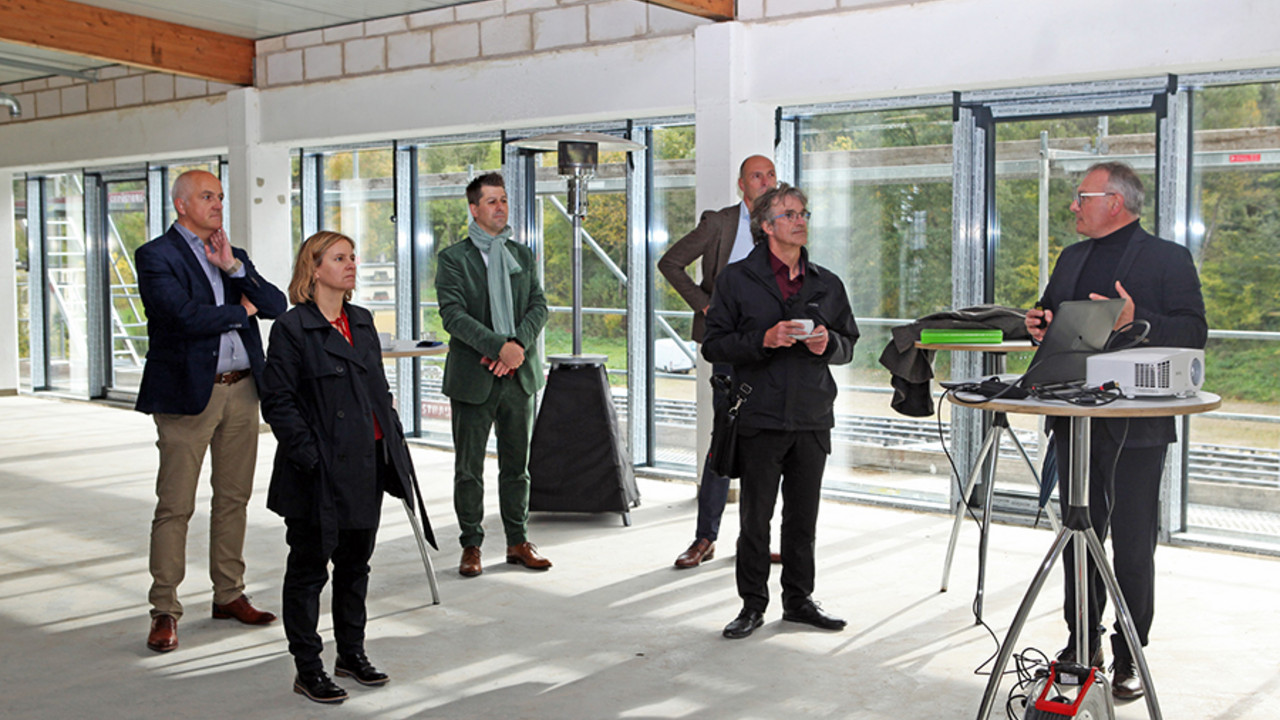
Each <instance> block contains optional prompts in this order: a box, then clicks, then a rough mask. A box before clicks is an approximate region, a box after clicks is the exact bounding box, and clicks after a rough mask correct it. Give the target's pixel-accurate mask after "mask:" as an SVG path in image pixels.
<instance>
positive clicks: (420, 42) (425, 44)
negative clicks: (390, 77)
mask: <svg viewBox="0 0 1280 720" xmlns="http://www.w3.org/2000/svg"><path fill="white" fill-rule="evenodd" d="M430 64H431V31H430V30H414V31H412V32H407V33H401V34H399V35H390V36H388V37H387V67H388V68H390V69H392V70H397V69H399V68H406V67H414V66H419V65H430Z"/></svg>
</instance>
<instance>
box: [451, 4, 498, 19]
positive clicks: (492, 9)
mask: <svg viewBox="0 0 1280 720" xmlns="http://www.w3.org/2000/svg"><path fill="white" fill-rule="evenodd" d="M504 10H505V8H504V7H503V5H502V0H484V2H472V3H466V4H465V5H454V6H453V13H454V17H455V18H457V20H458V22H462V21H464V20H481V19H483V18H488V17H495V16H498V15H501V14H502V13H503V12H504Z"/></svg>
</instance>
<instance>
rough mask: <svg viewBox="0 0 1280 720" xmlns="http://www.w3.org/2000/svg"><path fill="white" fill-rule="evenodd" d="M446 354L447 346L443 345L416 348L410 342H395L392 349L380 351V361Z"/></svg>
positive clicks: (415, 345)
mask: <svg viewBox="0 0 1280 720" xmlns="http://www.w3.org/2000/svg"><path fill="white" fill-rule="evenodd" d="M448 352H449V346H448V345H446V344H445V343H440V344H439V345H434V346H432V347H417V343H415V342H413V341H412V340H404V341H401V340H397V341H395V344H394V345H393V346H392V349H390V350H383V351H382V359H384V360H387V359H394V358H413V357H430V356H432V355H444V354H446V353H448Z"/></svg>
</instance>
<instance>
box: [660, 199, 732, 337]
mask: <svg viewBox="0 0 1280 720" xmlns="http://www.w3.org/2000/svg"><path fill="white" fill-rule="evenodd" d="M741 205H742V203H735V204H733V205H730V206H729V207H726V208H721V209H719V210H708V211H706V212H704V213H702V219H701V220H700V221H699V222H698V227H696V228H694V229H693V230H691V231H690V232H689V234H688V235H685V236H684V237H682V238H680V239H679V240H677V241H676V244H675V245H672V246H671V247H669V248H667V251H666V252H665V253H663V254H662V258H661V259H659V260H658V271H659V272H661V273H662V276H663V277H665V278H666V279H667V282H669V283H671V286H672V287H674V288H675V289H676V292H678V293H680V297H682V298H684V301H685V302H687V303H689V307H691V308H693V339H694V340H695V341H697V342H702V338H703V336H704V335H705V334H706V327H707V319H706V317H705V316H704V315H703V314H702V308H704V307H707V306H709V305H710V304H711V291H712V290H713V289H714V288H715V286H716V277H718V276H719V275H720V271H721V270H724V266H725V265H727V264H728V263H729V255H731V254H732V253H733V242H734V240H736V239H737V237H738V221H739V220H740V219H741V213H742V210H741ZM698 258H702V282H701V283H695V282H694V281H693V278H692V277H689V273H688V271H686V270H685V268H687V267H689V264H690V263H692V262H694V261H695V260H697V259H698Z"/></svg>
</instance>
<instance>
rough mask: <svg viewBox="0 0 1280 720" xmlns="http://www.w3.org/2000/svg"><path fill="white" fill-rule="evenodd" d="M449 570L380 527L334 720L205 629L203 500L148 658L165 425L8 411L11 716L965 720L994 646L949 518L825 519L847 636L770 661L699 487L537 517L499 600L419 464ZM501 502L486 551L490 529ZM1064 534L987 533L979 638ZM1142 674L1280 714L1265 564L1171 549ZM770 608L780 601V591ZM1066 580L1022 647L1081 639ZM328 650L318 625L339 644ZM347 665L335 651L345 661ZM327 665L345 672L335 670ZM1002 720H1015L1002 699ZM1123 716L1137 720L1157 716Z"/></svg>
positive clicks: (1175, 709)
mask: <svg viewBox="0 0 1280 720" xmlns="http://www.w3.org/2000/svg"><path fill="white" fill-rule="evenodd" d="M274 449H275V443H274V440H273V439H272V438H271V436H270V435H264V436H263V437H262V443H261V447H260V448H259V455H258V482H257V491H256V492H255V495H254V500H253V502H252V504H251V506H250V510H249V531H248V538H247V548H246V556H247V561H248V577H247V580H248V583H249V592H250V594H251V595H252V596H253V600H254V602H255V603H257V604H258V605H260V606H262V607H265V608H268V609H273V610H277V611H278V610H279V607H280V578H281V576H282V572H283V566H284V559H285V544H284V527H283V524H282V522H281V521H280V519H279V518H277V517H276V516H275V515H273V514H272V513H271V512H270V511H268V510H267V509H266V508H265V497H266V488H267V481H268V479H269V475H270V465H271V457H272V453H273V452H274ZM413 455H414V460H415V463H416V465H417V470H418V475H419V477H420V478H421V480H422V482H423V487H424V492H425V494H426V495H427V505H428V512H429V513H430V515H431V517H432V518H433V519H434V521H435V525H436V531H437V534H438V536H439V538H440V539H441V546H442V548H443V549H442V550H441V551H439V552H437V553H434V555H433V557H434V560H435V563H436V568H437V571H438V575H439V579H440V586H441V594H442V596H443V603H442V604H441V605H438V606H433V605H432V604H431V603H430V595H429V591H428V586H427V583H426V580H425V578H424V576H423V572H422V565H421V562H420V560H419V558H418V553H417V549H416V546H415V544H414V542H413V538H412V535H411V531H410V528H409V525H408V523H407V521H406V520H405V517H404V513H403V511H402V510H401V508H400V507H399V505H398V504H393V503H391V502H388V503H386V506H385V514H384V520H383V525H382V530H381V533H380V536H379V545H378V551H377V553H376V554H375V556H374V560H373V566H374V567H373V575H372V580H371V585H370V592H369V596H370V597H369V614H370V618H369V628H368V630H369V636H368V643H367V649H368V653H369V655H370V657H371V658H372V659H373V660H374V662H375V663H376V664H377V665H378V666H379V667H381V668H382V669H384V670H386V671H387V672H389V673H390V674H391V675H392V678H393V679H392V682H391V684H390V685H388V686H386V687H383V688H380V689H374V690H366V689H364V688H361V687H359V686H354V684H353V683H348V685H353V686H352V687H349V688H348V689H349V690H350V692H351V699H350V700H348V701H347V702H346V703H345V704H343V705H342V706H339V707H322V706H319V705H316V704H313V703H310V702H308V701H306V700H304V699H303V698H302V697H301V696H298V695H295V694H293V693H292V692H291V691H290V685H291V680H292V676H293V669H292V667H293V666H292V662H291V659H290V657H289V654H288V651H287V648H286V645H285V640H284V635H283V632H282V630H281V628H280V626H279V624H275V625H272V626H267V627H262V628H248V627H244V626H239V625H237V624H234V623H233V622H231V621H214V620H212V619H210V617H209V614H208V612H209V611H208V608H209V602H210V590H209V586H208V582H207V580H206V578H207V571H206V567H207V566H206V560H205V557H206V552H207V544H206V534H207V517H208V515H207V511H206V509H205V508H207V500H208V492H207V488H206V489H205V490H203V491H202V499H201V509H200V511H199V512H198V513H197V516H196V518H195V520H193V523H192V532H191V537H190V542H189V552H188V556H189V573H188V577H187V581H186V583H185V584H184V585H183V587H182V591H183V599H184V600H185V602H186V605H187V614H186V617H185V618H184V619H183V621H182V623H181V624H180V626H179V630H180V638H181V646H180V647H179V648H178V649H177V650H176V651H174V652H172V653H168V654H165V655H158V654H155V653H153V652H151V651H149V650H147V649H146V647H145V645H144V640H145V636H146V632H147V622H148V621H147V604H146V591H147V587H148V583H149V578H148V574H147V533H148V527H149V522H150V517H151V512H152V508H153V502H154V496H153V492H152V490H153V482H154V473H155V467H156V450H155V447H154V426H153V425H152V423H151V420H150V419H149V418H147V417H146V416H143V415H140V414H138V413H134V412H130V411H125V410H118V409H113V408H109V407H104V406H99V405H90V404H84V403H68V402H58V401H51V400H46V399H36V398H31V397H7V398H0V537H2V538H3V544H0V637H3V638H4V641H3V642H4V644H3V654H2V657H3V658H4V661H3V662H4V673H3V678H4V686H5V690H4V693H3V697H4V699H3V700H0V715H2V716H3V717H5V718H89V717H93V718H214V717H218V718H221V717H246V718H255V717H269V718H310V717H339V716H342V717H378V718H409V717H430V718H570V719H572V718H641V719H643V718H694V717H696V718H733V719H737V718H786V719H788V720H789V719H792V718H893V719H894V720H908V719H911V718H922V719H923V718H938V717H951V716H954V717H975V716H976V714H977V710H978V706H979V703H980V701H981V699H982V694H983V689H984V686H985V677H984V676H981V675H979V674H976V673H979V672H981V670H980V667H981V666H982V665H983V663H984V661H986V660H987V659H988V657H989V656H991V655H992V654H993V653H994V652H995V651H996V648H997V643H996V641H995V640H994V639H993V637H992V635H990V634H988V632H987V631H986V630H985V629H983V628H982V627H979V626H976V625H975V624H974V622H973V616H972V614H971V611H970V605H971V601H972V593H973V590H974V587H975V584H976V580H975V576H976V568H977V560H976V557H977V537H978V534H977V531H976V529H975V528H974V527H973V526H971V525H968V526H966V527H965V529H964V532H963V533H962V536H961V545H960V550H959V552H958V554H957V557H956V564H955V568H954V571H953V575H952V581H951V591H950V592H947V593H939V592H938V582H939V578H940V574H941V568H942V560H943V555H944V553H945V549H946V543H947V533H948V531H949V528H950V522H949V518H947V517H945V516H942V515H929V514H917V513H911V512H904V511H899V510H889V509H883V508H876V507H868V506H861V505H851V504H842V503H831V502H828V503H824V505H823V508H822V514H821V526H820V528H819V532H818V543H819V547H818V584H817V591H816V593H815V597H816V598H817V599H818V600H820V601H821V602H823V603H824V605H825V607H826V608H827V609H829V610H830V611H832V612H834V613H836V614H839V615H842V616H843V617H845V618H847V619H848V620H849V623H850V624H849V627H848V628H847V629H846V630H845V631H844V632H841V633H824V632H821V631H816V630H809V629H806V627H805V626H798V625H794V624H792V623H783V622H781V621H780V614H781V611H780V609H779V608H778V607H777V603H776V602H775V603H774V606H772V607H771V608H770V609H769V612H768V613H767V615H766V624H765V626H764V627H763V628H761V629H760V630H758V631H757V632H756V633H755V635H753V636H752V637H750V638H748V639H745V640H739V641H729V640H725V639H723V638H721V637H720V630H721V628H722V627H723V626H724V624H725V623H726V622H728V621H729V620H730V619H732V618H733V616H734V615H735V614H736V613H737V610H738V608H739V603H738V599H737V597H736V594H735V591H734V581H733V550H732V548H733V538H734V537H735V536H736V532H737V520H736V516H735V515H734V513H733V512H732V508H731V511H730V512H729V513H727V516H726V521H725V527H724V528H723V531H722V537H723V538H725V541H724V542H722V543H721V545H720V554H719V555H718V556H717V557H716V559H715V560H713V561H711V562H709V563H707V564H706V565H704V566H703V567H701V568H699V569H695V570H688V571H677V570H674V569H673V568H672V567H671V562H672V560H673V559H674V558H675V556H676V554H678V553H679V551H680V550H682V549H683V547H684V546H685V544H686V543H687V542H688V541H689V540H690V539H691V536H692V530H693V522H694V516H695V512H696V508H695V501H694V493H695V490H694V487H693V486H692V485H689V484H683V483H670V482H662V481H656V480H641V481H640V488H641V493H642V496H643V504H642V506H641V507H640V508H638V509H637V510H635V511H634V512H633V514H632V517H633V521H634V523H633V525H632V527H629V528H624V527H623V526H622V523H621V522H620V519H619V517H618V516H617V515H562V514H535V515H534V517H533V519H532V521H531V523H530V530H531V534H532V538H533V540H534V541H535V542H536V543H538V544H539V546H540V547H541V549H542V550H543V552H544V553H545V554H546V555H547V556H548V557H550V558H551V559H552V560H553V561H554V562H555V564H556V566H555V567H554V568H553V569H552V570H550V571H549V572H546V573H534V572H530V571H527V570H523V569H521V568H517V567H515V566H509V565H505V564H502V563H501V560H502V556H503V552H502V548H501V547H500V545H501V542H500V540H498V541H497V542H492V543H490V544H489V545H487V546H486V551H487V557H486V559H487V560H488V561H489V564H488V566H487V569H486V571H485V573H484V575H482V576H480V577H478V578H472V579H467V578H462V577H460V576H459V575H458V574H457V572H456V568H457V559H458V548H457V546H456V536H457V526H456V523H455V522H454V519H453V512H452V505H451V500H450V484H451V483H450V477H451V466H452V455H451V454H449V453H446V452H439V451H433V450H425V449H415V450H414V451H413ZM489 494H490V496H491V497H490V498H489V499H490V501H491V502H490V506H489V511H490V512H489V521H488V523H487V524H488V526H489V527H490V528H491V534H492V535H493V536H494V537H499V538H500V535H501V532H500V530H498V531H496V532H495V531H494V528H496V527H497V525H498V522H497V517H496V515H497V512H496V506H495V502H496V498H494V497H492V496H493V495H495V494H496V493H495V492H493V491H492V488H491V492H490V493H489ZM1051 540H1052V536H1051V535H1050V533H1049V532H1048V531H1045V530H1033V529H1028V528H1019V527H1011V526H1004V525H998V526H996V527H995V528H994V529H993V531H992V537H991V564H990V570H989V572H988V578H987V596H986V613H985V615H986V618H987V620H988V622H989V623H990V624H991V626H992V627H993V629H994V630H995V632H996V633H998V634H1000V635H1001V636H1003V635H1004V633H1005V631H1006V629H1007V627H1008V624H1009V622H1010V620H1011V619H1012V617H1013V614H1014V611H1015V609H1016V607H1017V604H1018V602H1019V601H1020V600H1021V598H1022V596H1023V594H1024V593H1025V591H1026V588H1027V585H1028V583H1029V581H1030V579H1031V577H1032V575H1033V574H1034V572H1035V570H1036V568H1037V566H1038V565H1039V564H1040V563H1041V562H1042V560H1043V556H1044V554H1045V552H1047V550H1048V548H1049V546H1050V543H1051ZM1157 563H1158V568H1159V579H1158V585H1157V599H1158V609H1157V615H1156V622H1155V627H1154V628H1153V631H1152V642H1151V646H1150V647H1149V648H1148V652H1149V655H1150V661H1151V667H1152V671H1153V673H1154V677H1155V679H1156V689H1157V691H1158V693H1159V698H1160V701H1161V707H1162V710H1163V716H1164V717H1166V718H1197V719H1203V718H1212V719H1219V718H1220V719H1222V720H1226V719H1228V718H1231V719H1236V718H1256V719H1258V720H1261V719H1262V718H1268V719H1269V718H1274V717H1275V716H1276V714H1277V711H1276V710H1275V708H1276V707H1277V705H1278V704H1280V663H1278V662H1277V660H1276V655H1275V654H1274V653H1275V648H1277V647H1280V622H1277V619H1280V611H1278V610H1277V608H1280V572H1277V570H1278V569H1280V566H1278V561H1277V560H1276V559H1274V558H1266V557H1258V556H1247V555H1237V554H1229V553H1223V552H1216V551H1209V550H1200V549H1190V548H1172V547H1162V548H1160V551H1159V553H1158V554H1157ZM772 589H773V592H774V593H775V594H776V593H777V592H778V586H777V577H776V573H775V576H774V578H773V579H772ZM1060 598H1061V581H1060V577H1059V574H1058V573H1057V572H1056V571H1055V572H1054V573H1053V576H1052V577H1051V578H1050V580H1049V582H1048V583H1047V585H1046V587H1045V589H1044V592H1043V593H1042V595H1041V598H1040V600H1039V601H1038V602H1037V603H1036V605H1035V606H1034V608H1033V611H1032V613H1031V618H1030V621H1029V622H1028V625H1027V628H1026V630H1025V631H1024V632H1023V634H1022V637H1021V638H1020V639H1019V641H1018V642H1017V644H1016V647H1017V648H1018V649H1019V650H1021V649H1023V648H1027V647H1035V648H1039V649H1041V650H1044V651H1046V652H1052V651H1055V650H1057V649H1058V648H1059V647H1060V646H1061V644H1062V643H1063V641H1064V639H1065V633H1064V629H1063V624H1062V621H1061V619H1060V615H1061V599H1060ZM321 623H322V633H324V634H325V635H326V640H327V641H331V636H330V634H329V633H328V629H329V626H328V617H327V615H326V616H325V617H323V618H322V621H321ZM329 647H330V653H331V652H332V650H331V647H332V645H331V643H330V645H329ZM329 657H332V656H331V654H330V656H329ZM1011 684H1012V683H1011V682H1010V681H1008V680H1007V681H1005V682H1004V683H1003V684H1002V687H1001V702H1000V703H999V707H998V711H997V713H995V714H993V717H1003V716H1004V715H1003V697H1004V696H1005V695H1006V694H1007V693H1008V691H1009V689H1010V687H1011ZM1116 717H1118V718H1143V717H1147V710H1146V705H1145V704H1144V703H1142V702H1137V703H1130V704H1128V705H1124V706H1121V707H1119V708H1118V710H1117V713H1116Z"/></svg>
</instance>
